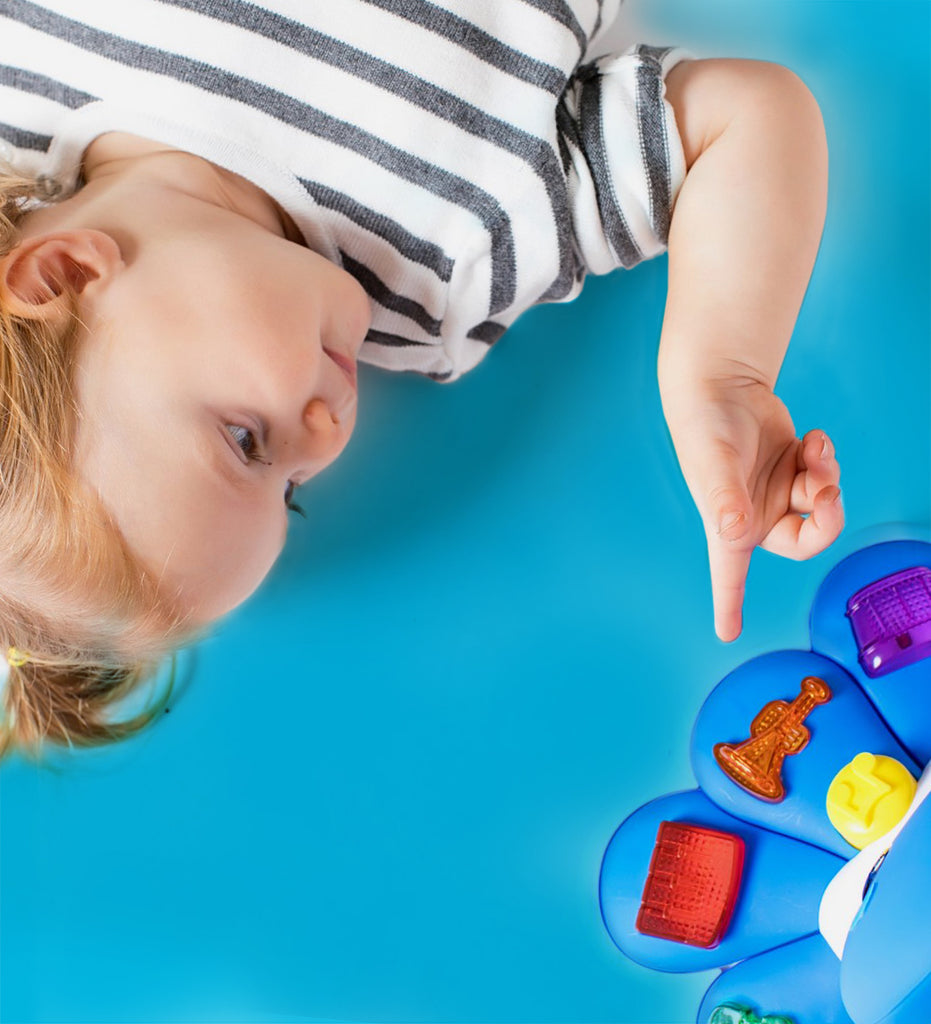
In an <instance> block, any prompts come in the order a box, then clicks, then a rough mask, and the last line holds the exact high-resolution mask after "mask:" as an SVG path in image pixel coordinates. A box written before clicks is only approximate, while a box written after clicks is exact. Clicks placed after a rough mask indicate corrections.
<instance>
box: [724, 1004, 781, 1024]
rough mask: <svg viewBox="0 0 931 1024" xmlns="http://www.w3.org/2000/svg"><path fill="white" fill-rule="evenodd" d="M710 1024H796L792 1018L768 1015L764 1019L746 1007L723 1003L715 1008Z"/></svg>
mask: <svg viewBox="0 0 931 1024" xmlns="http://www.w3.org/2000/svg"><path fill="white" fill-rule="evenodd" d="M708 1024H795V1022H794V1021H793V1020H792V1018H791V1017H783V1016H782V1015H781V1014H775V1013H773V1014H766V1016H764V1017H757V1015H756V1014H755V1013H754V1012H753V1011H752V1010H751V1009H749V1008H748V1007H746V1006H737V1005H736V1004H735V1003H722V1004H721V1005H720V1006H717V1007H715V1009H714V1012H713V1013H712V1014H711V1019H710V1020H709V1021H708Z"/></svg>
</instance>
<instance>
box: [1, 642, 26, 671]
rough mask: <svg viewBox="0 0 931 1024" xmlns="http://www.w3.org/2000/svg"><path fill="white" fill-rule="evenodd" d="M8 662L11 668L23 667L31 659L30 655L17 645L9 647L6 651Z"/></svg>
mask: <svg viewBox="0 0 931 1024" xmlns="http://www.w3.org/2000/svg"><path fill="white" fill-rule="evenodd" d="M6 660H7V664H8V665H9V666H10V667H11V668H22V667H23V665H25V664H26V662H27V661H29V655H28V654H27V653H26V652H25V651H21V650H19V649H18V648H16V647H8V648H7V651H6Z"/></svg>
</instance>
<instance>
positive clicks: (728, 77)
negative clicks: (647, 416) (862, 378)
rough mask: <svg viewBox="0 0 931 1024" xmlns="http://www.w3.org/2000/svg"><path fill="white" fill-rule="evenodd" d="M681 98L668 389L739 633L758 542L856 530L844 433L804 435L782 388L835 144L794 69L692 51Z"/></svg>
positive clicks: (673, 85)
mask: <svg viewBox="0 0 931 1024" xmlns="http://www.w3.org/2000/svg"><path fill="white" fill-rule="evenodd" d="M667 97H668V99H669V101H670V102H671V104H672V106H673V108H674V110H675V113H676V119H677V123H678V126H679V130H680V133H681V136H682V141H683V146H684V148H685V158H686V166H687V168H688V173H687V175H686V179H685V182H684V184H683V186H682V188H681V191H680V193H679V197H678V199H677V202H676V207H675V211H674V214H673V218H672V224H671V227H670V233H669V294H668V298H667V303H666V313H665V318H664V322H663V331H662V340H661V343H660V353H659V383H660V393H661V395H662V400H663V409H664V412H665V415H666V420H667V422H668V424H669V429H670V432H671V434H672V439H673V443H674V444H675V447H676V452H677V454H678V456H679V461H680V464H681V466H682V471H683V474H684V476H685V480H686V482H687V484H688V486H689V489H690V491H691V493H692V497H693V498H694V500H695V504H696V505H697V507H698V510H699V512H700V513H701V517H702V521H703V523H704V527H705V533H706V536H707V541H708V555H709V562H710V567H711V583H712V594H713V598H714V611H715V629H716V631H717V633H718V636H720V637H721V639H722V640H733V639H734V638H736V637H737V636H738V635H739V633H740V628H741V607H742V604H743V596H744V585H745V581H746V576H747V570H748V568H749V565H750V555H751V554H752V552H753V549H754V548H755V547H756V546H757V545H760V546H761V547H764V548H766V549H767V550H769V551H773V552H775V553H776V554H779V555H785V556H787V557H789V558H810V557H811V556H812V555H814V554H817V553H818V552H819V551H821V550H823V549H824V548H826V547H827V546H828V545H829V544H830V543H831V542H832V541H833V540H834V539H835V538H836V537H837V535H838V534H839V533H840V530H841V527H842V526H843V519H844V514H843V509H842V507H841V503H840V501H839V500H838V499H839V496H840V491H839V489H838V487H837V484H838V481H839V478H840V471H839V469H838V465H837V461H836V460H835V458H834V449H833V446H832V445H831V442H830V440H828V439H827V437H826V435H824V434H823V433H822V432H821V431H820V430H815V431H811V432H809V433H808V434H806V435H805V438H804V439H803V440H799V439H798V438H797V437H796V434H795V429H794V427H793V425H792V421H791V419H790V417H789V413H788V412H787V410H786V408H785V406H784V405H783V404H782V402H780V401H779V399H778V398H776V397H775V395H774V394H773V387H774V385H775V382H776V377H777V375H778V373H779V368H780V366H781V364H782V359H783V356H784V355H785V351H786V347H787V345H788V343H789V338H790V336H791V334H792V329H793V326H794V324H795V318H796V316H797V314H798V310H799V306H800V305H801V302H802V297H803V295H804V293H805V288H806V286H807V284H808V278H809V275H810V273H811V269H812V265H813V264H814V260H815V254H816V252H817V249H818V242H819V240H820V237H821V228H822V225H823V222H824V212H825V202H826V182H827V152H826V147H825V140H824V130H823V127H822V123H821V116H820V113H819V111H818V108H817V105H816V104H815V102H814V100H813V99H812V97H811V95H810V93H809V92H808V90H807V89H806V88H805V87H804V86H803V85H802V83H801V82H799V80H798V79H797V78H795V77H794V76H793V75H792V74H791V73H790V72H788V71H786V70H785V69H784V68H780V67H777V66H775V65H770V64H762V63H756V62H752V61H736V60H733V61H732V60H712V61H692V62H688V63H685V64H680V65H678V66H677V67H675V68H674V69H673V70H672V71H671V72H670V74H669V77H668V81H667ZM805 516H807V518H805Z"/></svg>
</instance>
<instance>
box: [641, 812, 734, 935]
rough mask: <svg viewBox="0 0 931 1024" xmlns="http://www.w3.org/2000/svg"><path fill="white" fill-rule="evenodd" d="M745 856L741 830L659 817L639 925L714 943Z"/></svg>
mask: <svg viewBox="0 0 931 1024" xmlns="http://www.w3.org/2000/svg"><path fill="white" fill-rule="evenodd" d="M743 861H744V843H743V840H742V839H741V838H740V836H735V835H732V834H731V833H730V832H719V831H718V830H717V829H710V828H704V827H702V826H700V825H688V824H685V823H683V822H675V821H663V822H660V826H659V830H658V831H657V833H656V845H655V846H654V847H653V856H652V858H651V860H650V869H649V871H648V873H647V880H646V885H645V886H644V887H643V897H642V899H641V902H640V913H639V914H638V915H637V931H639V932H641V933H642V934H644V935H653V936H655V937H656V938H659V939H669V940H671V941H672V942H681V943H684V944H685V945H688V946H701V947H703V948H705V949H711V948H712V947H713V946H716V945H717V944H718V943H719V942H720V941H721V939H722V937H723V936H724V933H725V932H726V931H727V925H728V923H729V922H730V919H731V914H732V913H733V911H734V904H735V903H736V901H737V893H738V890H739V889H740V875H741V871H742V870H743Z"/></svg>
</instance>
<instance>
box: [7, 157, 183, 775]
mask: <svg viewBox="0 0 931 1024" xmlns="http://www.w3.org/2000/svg"><path fill="white" fill-rule="evenodd" d="M55 198H57V195H56V190H55V186H54V185H50V183H49V182H48V180H47V179H43V178H29V177H26V176H23V175H19V174H16V173H13V172H9V171H8V169H7V168H3V167H0V259H2V258H3V257H4V256H6V255H8V254H9V253H10V252H12V251H13V250H14V249H15V247H16V245H17V243H18V239H19V226H20V224H21V222H22V219H23V217H24V216H25V215H26V213H28V211H29V210H30V209H32V208H33V207H34V206H36V205H38V204H41V203H44V202H49V201H53V200H54V199H55ZM71 305H72V313H71V316H70V317H69V318H68V322H67V324H66V325H65V326H64V327H59V326H53V325H50V324H49V323H47V322H45V321H43V320H42V319H40V318H27V317H23V316H17V315H13V314H12V313H11V312H10V311H9V310H7V309H4V308H3V307H2V304H0V644H2V645H3V649H6V648H12V649H14V650H15V651H16V652H21V653H18V654H17V656H16V657H8V659H7V660H8V662H9V666H10V667H9V677H8V679H7V684H6V687H5V689H4V692H3V702H2V704H3V706H2V715H0V756H2V755H3V754H4V753H6V752H7V751H8V750H9V749H11V748H13V747H19V748H25V749H27V750H28V749H31V750H37V749H38V748H39V747H40V746H41V744H42V743H43V742H44V741H46V740H48V741H51V742H54V743H63V744H68V745H81V746H86V745H91V744H97V743H106V742H109V741H112V740H117V739H122V738H123V737H125V736H128V735H130V734H132V733H134V732H136V731H138V730H139V729H141V728H142V727H143V726H145V725H146V724H147V723H148V722H150V721H151V720H152V719H153V718H154V717H155V715H156V714H158V712H159V711H160V710H161V709H162V707H163V706H164V702H165V700H167V693H165V694H163V695H162V699H161V700H159V701H156V702H155V703H154V704H152V705H151V706H149V707H148V708H146V709H145V710H143V711H142V712H139V713H137V714H136V715H134V716H132V717H131V718H129V719H128V720H124V721H118V720H114V718H113V711H114V708H115V707H116V705H117V704H118V703H119V702H120V701H121V700H122V699H123V698H125V697H126V696H127V694H128V693H129V692H130V691H131V690H133V689H134V688H135V687H136V686H137V685H138V684H139V683H140V682H141V681H142V680H144V679H145V678H147V677H148V676H150V675H151V674H152V673H153V671H154V669H155V667H156V665H157V664H158V661H159V659H160V658H161V657H162V656H163V655H164V654H165V653H166V651H168V650H169V649H170V648H171V647H172V646H174V645H175V644H177V643H178V642H179V640H180V638H181V635H182V633H183V632H184V628H185V627H184V622H183V616H182V615H181V614H180V613H179V611H178V610H177V608H176V607H174V606H173V602H172V601H171V600H169V599H167V598H166V596H165V595H164V594H162V593H160V591H159V588H158V584H157V581H156V580H154V579H153V578H152V576H151V574H149V573H147V572H146V571H145V569H144V567H143V566H141V565H140V564H139V562H138V561H137V560H136V559H135V557H134V556H133V554H132V552H131V551H130V550H129V548H128V547H127V545H126V543H125V542H124V540H123V537H122V535H121V534H120V532H119V530H118V529H117V527H116V525H115V524H114V523H113V522H112V520H111V519H110V517H109V516H108V515H107V513H106V511H105V509H103V507H102V505H101V503H100V502H99V500H97V498H96V496H95V495H91V494H90V493H89V492H88V491H87V489H86V488H85V487H84V486H83V485H82V483H81V481H80V480H79V479H78V477H77V475H76V473H75V472H74V469H73V466H72V458H71V453H72V450H73V440H74V436H75V429H76V424H77V420H78V408H77V403H76V399H75V394H74V387H73V371H74V360H75V356H76V351H77V348H78V342H79V332H80V327H81V324H80V319H79V316H78V306H77V299H76V298H74V297H73V298H72V303H71Z"/></svg>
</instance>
